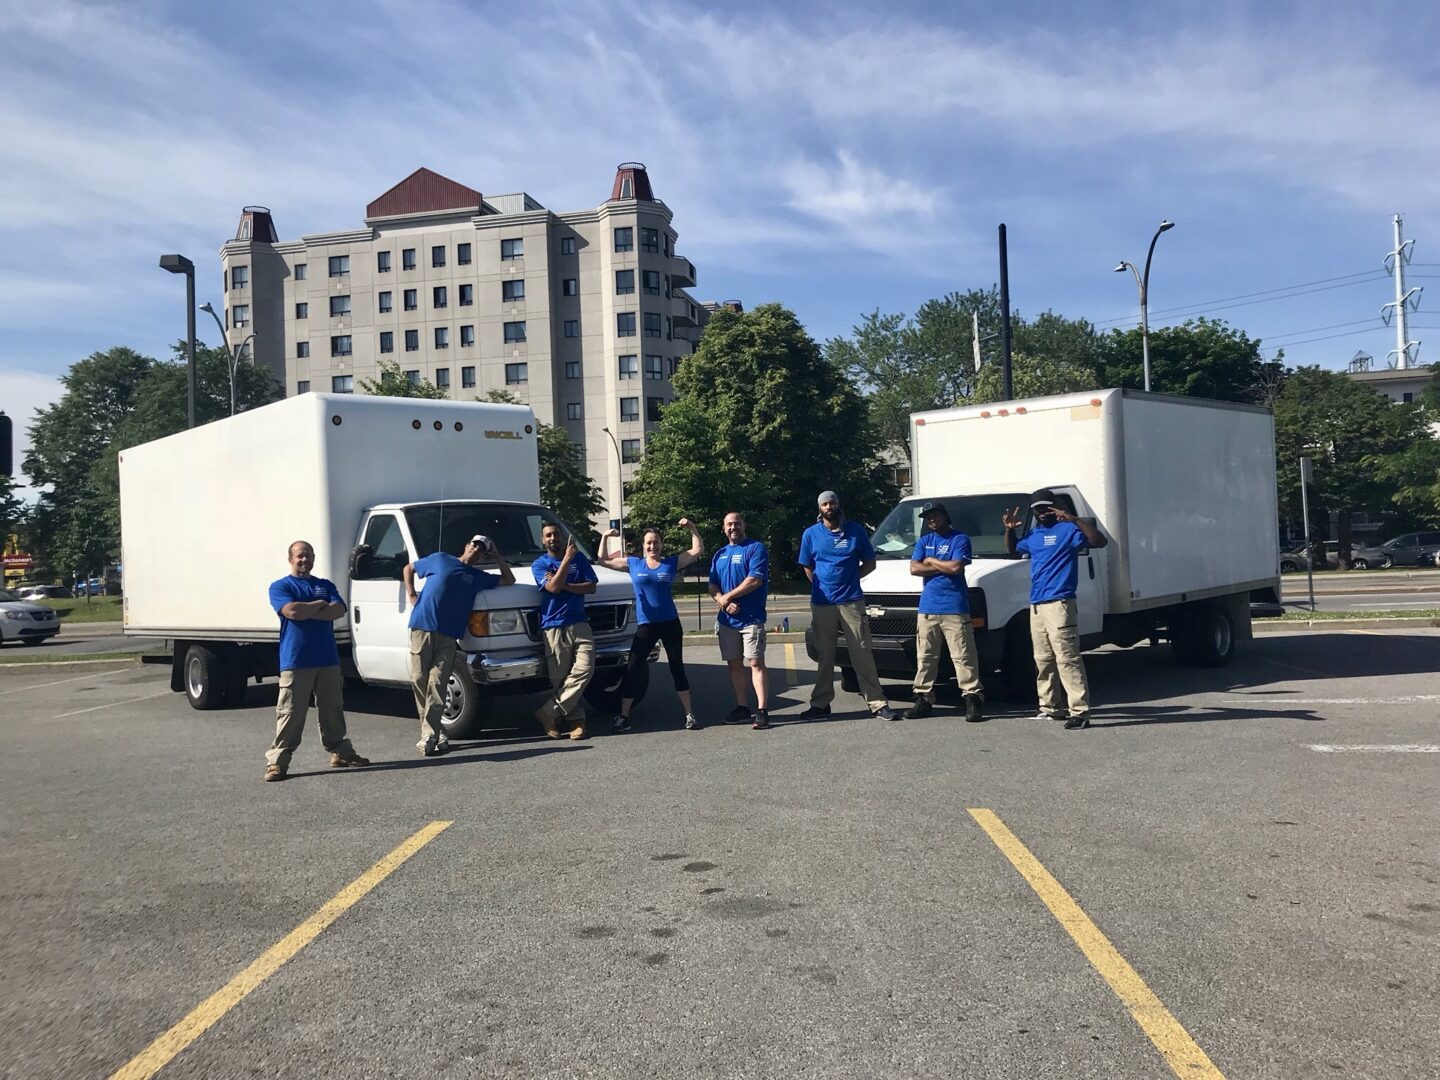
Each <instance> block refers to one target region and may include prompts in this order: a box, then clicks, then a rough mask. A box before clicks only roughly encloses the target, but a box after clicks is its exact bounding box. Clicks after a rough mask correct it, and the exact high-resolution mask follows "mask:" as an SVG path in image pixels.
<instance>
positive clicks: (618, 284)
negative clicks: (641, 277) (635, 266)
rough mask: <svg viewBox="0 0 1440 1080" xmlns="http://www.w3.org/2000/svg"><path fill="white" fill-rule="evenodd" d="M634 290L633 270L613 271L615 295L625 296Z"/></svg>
mask: <svg viewBox="0 0 1440 1080" xmlns="http://www.w3.org/2000/svg"><path fill="white" fill-rule="evenodd" d="M634 291H635V271H634V270H616V271H615V293H616V295H617V296H625V295H627V294H628V293H633V292H634Z"/></svg>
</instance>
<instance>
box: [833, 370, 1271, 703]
mask: <svg viewBox="0 0 1440 1080" xmlns="http://www.w3.org/2000/svg"><path fill="white" fill-rule="evenodd" d="M911 437H912V443H911V446H912V450H913V457H914V473H913V478H914V482H913V490H914V495H913V496H911V497H910V498H907V499H905V500H904V501H902V502H901V503H900V505H899V506H897V507H896V508H895V509H894V510H893V511H892V512H891V513H890V514H889V515H888V516H887V517H886V518H885V520H884V521H882V522H881V524H880V526H879V528H877V529H876V530H875V535H874V545H875V550H876V555H877V559H876V568H875V570H874V571H873V572H872V573H871V574H870V575H869V576H868V577H866V578H865V579H864V580H863V581H862V586H863V588H864V590H865V599H866V605H867V612H868V614H869V618H870V629H871V634H872V637H873V639H874V644H875V655H876V663H877V666H878V668H879V671H880V673H881V675H882V677H887V678H891V679H904V680H906V681H909V680H911V679H912V678H913V677H914V675H915V621H916V620H915V616H916V612H917V606H918V601H919V595H920V586H921V579H920V578H918V577H914V576H912V575H911V574H910V555H911V552H912V550H913V547H914V544H915V539H916V536H917V534H918V533H919V531H920V530H921V529H922V528H923V526H922V524H921V521H920V508H921V506H923V505H924V504H925V503H926V502H928V501H930V500H938V501H940V502H943V503H944V504H945V506H946V508H947V509H948V511H949V513H950V518H951V521H952V523H953V525H954V527H955V528H956V529H958V530H959V531H961V532H964V533H967V534H968V535H969V536H970V540H971V544H972V547H973V550H974V561H973V562H972V563H971V564H970V566H969V567H967V568H966V572H965V573H966V582H967V584H968V586H969V591H970V605H971V613H972V618H973V620H974V625H975V637H976V644H977V646H978V648H979V652H980V662H981V666H982V674H986V675H988V674H991V673H994V672H996V671H999V672H1000V673H1001V676H1002V679H1003V682H1004V685H1005V688H1006V690H1007V691H1009V692H1011V693H1012V694H1017V695H1026V694H1031V693H1033V692H1034V663H1033V660H1032V654H1031V648H1030V631H1029V617H1030V607H1029V596H1030V567H1029V564H1028V562H1026V561H1023V560H1021V559H1019V558H1018V557H1015V556H1011V555H1008V554H1007V553H1006V550H1005V537H1004V528H1003V526H1002V525H1001V514H1002V513H1003V512H1004V511H1005V510H1007V509H1012V508H1014V507H1017V506H1018V507H1022V508H1024V510H1023V511H1022V512H1024V513H1025V514H1026V515H1027V516H1026V522H1025V529H1026V530H1028V529H1029V528H1030V526H1031V523H1032V518H1031V517H1030V515H1029V509H1028V508H1029V503H1030V499H1029V495H1030V493H1031V492H1032V491H1035V490H1037V489H1039V488H1049V489H1051V490H1052V491H1054V492H1055V493H1056V495H1057V496H1058V498H1059V500H1060V502H1061V503H1062V504H1063V505H1064V507H1065V509H1066V510H1068V511H1070V512H1071V513H1073V514H1075V515H1077V516H1080V517H1085V518H1090V519H1092V520H1093V521H1094V522H1095V523H1096V524H1097V525H1098V527H1099V529H1100V531H1101V533H1102V534H1104V536H1105V537H1106V538H1107V539H1108V540H1109V545H1108V546H1107V547H1104V548H1101V549H1099V550H1093V551H1085V552H1082V553H1081V555H1080V583H1079V593H1078V606H1079V619H1080V635H1081V642H1082V645H1083V647H1085V648H1087V649H1090V648H1095V647H1097V646H1100V645H1103V644H1111V645H1120V646H1130V645H1134V644H1136V643H1137V642H1140V641H1146V640H1150V641H1156V640H1159V639H1160V638H1162V637H1163V638H1168V639H1169V641H1170V643H1171V646H1172V648H1173V651H1174V656H1175V659H1176V660H1177V661H1178V662H1180V663H1182V664H1187V665H1210V666H1218V665H1223V664H1225V663H1227V662H1228V661H1229V659H1230V656H1231V653H1232V651H1233V649H1234V645H1235V642H1236V641H1239V640H1247V639H1249V638H1250V637H1251V636H1252V633H1251V624H1250V604H1251V601H1252V598H1253V599H1254V600H1256V601H1263V602H1265V603H1270V604H1273V603H1278V600H1279V595H1280V577H1279V558H1280V554H1279V546H1278V543H1277V539H1276V537H1277V533H1276V527H1275V522H1276V519H1277V515H1276V493H1275V433H1274V423H1273V421H1272V418H1271V416H1270V412H1269V410H1268V409H1264V408H1259V407H1255V406H1249V405H1236V404H1230V403H1228V402H1219V401H1208V400H1203V399H1199V398H1187V397H1173V396H1170V395H1165V394H1147V393H1142V392H1140V391H1135V390H1101V391H1097V392H1090V393H1081V394H1063V395H1059V396H1056V397H1046V398H1034V399H1031V400H1025V401H1009V402H999V403H996V404H992V405H981V406H967V407H964V408H957V409H944V410H938V411H934V412H924V413H916V414H914V415H913V416H912V417H911ZM1021 535H1023V532H1022V533H1021ZM812 655H813V646H812ZM841 662H842V664H843V663H844V660H843V659H842V661H841ZM945 663H946V665H947V668H946V671H945V674H946V676H947V677H949V676H953V669H950V668H949V667H948V664H949V658H948V656H947V658H946V661H945ZM841 675H842V679H843V680H844V684H845V686H846V688H847V689H854V688H855V687H856V681H855V675H854V672H853V671H852V670H850V669H849V668H848V667H842V672H841Z"/></svg>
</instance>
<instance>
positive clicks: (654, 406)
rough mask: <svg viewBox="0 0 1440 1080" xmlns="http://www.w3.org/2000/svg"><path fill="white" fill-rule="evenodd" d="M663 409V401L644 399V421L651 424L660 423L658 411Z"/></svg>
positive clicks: (656, 398)
mask: <svg viewBox="0 0 1440 1080" xmlns="http://www.w3.org/2000/svg"><path fill="white" fill-rule="evenodd" d="M664 407H665V399H664V398H658V397H647V398H646V399H645V419H646V420H649V421H650V422H651V423H652V424H658V423H659V422H660V410H661V409H663V408H664Z"/></svg>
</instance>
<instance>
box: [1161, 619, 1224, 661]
mask: <svg viewBox="0 0 1440 1080" xmlns="http://www.w3.org/2000/svg"><path fill="white" fill-rule="evenodd" d="M1170 651H1171V653H1172V654H1173V655H1174V657H1175V662H1176V663H1177V664H1180V665H1181V666H1183V667H1224V666H1225V665H1226V664H1228V663H1229V662H1230V658H1231V657H1232V656H1234V655H1235V627H1234V625H1233V624H1232V623H1231V622H1230V615H1229V613H1228V612H1227V611H1226V610H1225V609H1224V608H1223V607H1220V606H1219V605H1214V604H1201V605H1198V606H1196V607H1193V608H1191V609H1189V610H1188V611H1183V612H1181V613H1180V614H1179V616H1178V617H1177V618H1175V619H1174V620H1172V623H1171V626H1170Z"/></svg>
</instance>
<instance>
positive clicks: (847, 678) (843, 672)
mask: <svg viewBox="0 0 1440 1080" xmlns="http://www.w3.org/2000/svg"><path fill="white" fill-rule="evenodd" d="M840 689H841V690H844V691H845V692H846V693H847V694H858V693H860V676H859V675H856V674H855V669H854V668H852V667H842V668H841V669H840Z"/></svg>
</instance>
